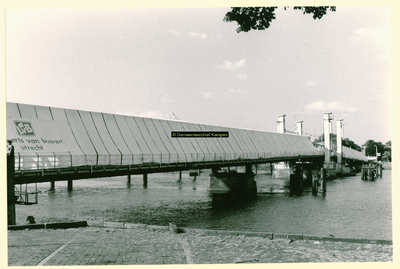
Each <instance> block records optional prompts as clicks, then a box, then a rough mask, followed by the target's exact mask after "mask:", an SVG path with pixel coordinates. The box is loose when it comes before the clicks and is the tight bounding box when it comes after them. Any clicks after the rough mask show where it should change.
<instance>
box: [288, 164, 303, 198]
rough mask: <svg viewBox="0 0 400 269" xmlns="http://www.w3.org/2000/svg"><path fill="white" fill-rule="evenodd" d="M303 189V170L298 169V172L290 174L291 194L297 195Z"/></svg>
mask: <svg viewBox="0 0 400 269" xmlns="http://www.w3.org/2000/svg"><path fill="white" fill-rule="evenodd" d="M302 189H303V169H302V168H301V167H296V171H295V172H294V173H291V174H290V192H291V193H297V192H300V191H301V190H302Z"/></svg>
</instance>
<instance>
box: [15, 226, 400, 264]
mask: <svg viewBox="0 0 400 269" xmlns="http://www.w3.org/2000/svg"><path fill="white" fill-rule="evenodd" d="M392 260H393V249H392V245H381V244H358V243H347V242H330V241H293V242H290V241H289V240H286V239H274V240H270V239H268V238H261V237H246V236H242V235H239V236H232V235H202V234H198V233H196V232H194V231H189V232H187V233H179V234H176V233H172V232H169V231H157V230H156V231H152V230H148V229H119V228H109V227H85V228H74V229H55V230H53V229H40V230H19V231H8V265H9V266H36V265H46V266H47V265H53V266H54V265H133V264H191V263H193V264H210V263H211V264H232V263H303V262H374V261H379V262H384V261H392Z"/></svg>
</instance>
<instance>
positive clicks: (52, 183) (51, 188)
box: [50, 180, 56, 191]
mask: <svg viewBox="0 0 400 269" xmlns="http://www.w3.org/2000/svg"><path fill="white" fill-rule="evenodd" d="M55 188H56V182H55V181H54V180H53V181H50V191H54V190H55Z"/></svg>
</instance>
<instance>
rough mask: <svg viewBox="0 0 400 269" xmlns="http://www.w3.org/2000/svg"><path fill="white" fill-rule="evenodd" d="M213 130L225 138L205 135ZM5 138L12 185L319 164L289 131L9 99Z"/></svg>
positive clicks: (306, 144)
mask: <svg viewBox="0 0 400 269" xmlns="http://www.w3.org/2000/svg"><path fill="white" fill-rule="evenodd" d="M172 132H177V133H176V134H177V136H176V137H173V136H172ZM184 132H196V133H197V134H198V135H199V134H200V135H202V136H200V137H196V138H194V137H183V134H184ZM218 132H225V135H226V134H227V135H228V137H221V136H220V137H212V136H213V135H215V134H218ZM7 138H8V139H11V140H12V141H13V145H14V148H15V183H16V184H24V183H34V182H46V181H58V180H73V179H84V178H96V177H111V176H120V175H133V174H144V175H146V177H147V173H158V172H168V171H182V170H189V169H204V168H215V167H220V166H224V167H226V166H241V165H249V164H259V163H271V162H279V161H296V160H299V159H301V160H303V161H307V160H314V161H316V160H320V161H321V160H322V159H323V154H324V153H323V152H321V151H318V150H317V149H316V148H315V147H314V146H313V145H312V143H311V141H310V139H309V138H308V137H305V136H299V135H293V134H280V133H271V132H262V131H255V130H248V129H237V128H229V127H221V126H213V125H205V124H197V123H190V122H183V121H176V120H161V119H152V118H142V117H135V116H126V115H117V114H107V113H99V112H90V111H83V110H74V109H63V108H55V107H44V106H37V105H28V104H20V103H10V102H8V103H7ZM71 183H72V182H71Z"/></svg>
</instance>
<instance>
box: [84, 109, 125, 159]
mask: <svg viewBox="0 0 400 269" xmlns="http://www.w3.org/2000/svg"><path fill="white" fill-rule="evenodd" d="M90 115H91V118H92V119H93V123H94V127H95V128H96V129H95V130H96V132H97V133H98V134H99V136H100V139H101V142H102V144H103V145H104V147H105V148H106V149H107V151H108V153H109V154H110V158H109V164H112V165H121V164H123V163H124V162H123V160H122V156H123V155H122V153H121V151H120V150H119V149H118V147H117V146H116V145H115V143H114V141H113V140H112V138H111V136H110V133H109V132H108V130H107V127H106V125H105V122H104V119H103V115H102V113H98V112H90ZM95 130H91V133H93V132H94V131H95Z"/></svg>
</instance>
